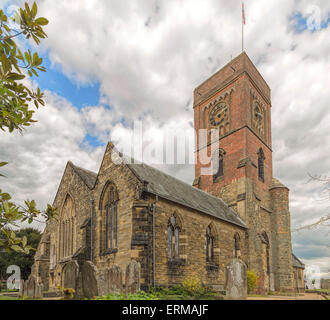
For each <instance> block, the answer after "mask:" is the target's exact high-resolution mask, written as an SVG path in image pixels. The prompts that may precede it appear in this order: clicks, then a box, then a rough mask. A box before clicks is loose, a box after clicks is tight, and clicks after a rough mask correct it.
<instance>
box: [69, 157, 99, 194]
mask: <svg viewBox="0 0 330 320" xmlns="http://www.w3.org/2000/svg"><path fill="white" fill-rule="evenodd" d="M69 163H70V165H71V166H72V168H73V170H74V171H75V172H76V173H77V174H78V176H79V177H80V178H81V179H82V180H83V181H84V182H85V184H86V185H87V187H88V188H89V189H93V188H94V185H95V181H96V178H97V173H95V172H92V171H89V170H86V169H83V168H80V167H77V166H76V165H74V164H73V163H72V162H71V161H69Z"/></svg>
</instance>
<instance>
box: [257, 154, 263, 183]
mask: <svg viewBox="0 0 330 320" xmlns="http://www.w3.org/2000/svg"><path fill="white" fill-rule="evenodd" d="M264 161H265V155H264V152H263V151H262V149H261V148H260V149H259V151H258V177H259V180H261V181H262V182H265V176H264Z"/></svg>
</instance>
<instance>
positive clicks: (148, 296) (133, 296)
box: [94, 291, 159, 300]
mask: <svg viewBox="0 0 330 320" xmlns="http://www.w3.org/2000/svg"><path fill="white" fill-rule="evenodd" d="M94 300H159V299H158V297H157V296H156V295H154V294H152V293H146V292H144V291H140V292H138V293H129V294H127V295H126V296H125V294H123V293H114V294H110V293H109V294H107V295H105V296H99V297H95V298H94Z"/></svg>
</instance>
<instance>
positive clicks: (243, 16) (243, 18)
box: [242, 2, 245, 52]
mask: <svg viewBox="0 0 330 320" xmlns="http://www.w3.org/2000/svg"><path fill="white" fill-rule="evenodd" d="M244 25H245V11H244V2H242V52H243V51H244Z"/></svg>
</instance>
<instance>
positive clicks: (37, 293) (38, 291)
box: [34, 283, 44, 299]
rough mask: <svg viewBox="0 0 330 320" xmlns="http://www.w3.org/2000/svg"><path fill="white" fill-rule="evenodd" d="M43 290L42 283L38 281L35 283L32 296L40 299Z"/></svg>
mask: <svg viewBox="0 0 330 320" xmlns="http://www.w3.org/2000/svg"><path fill="white" fill-rule="evenodd" d="M43 291H44V285H43V284H42V283H38V284H37V285H36V289H35V294H34V297H35V298H36V299H42V298H43Z"/></svg>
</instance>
